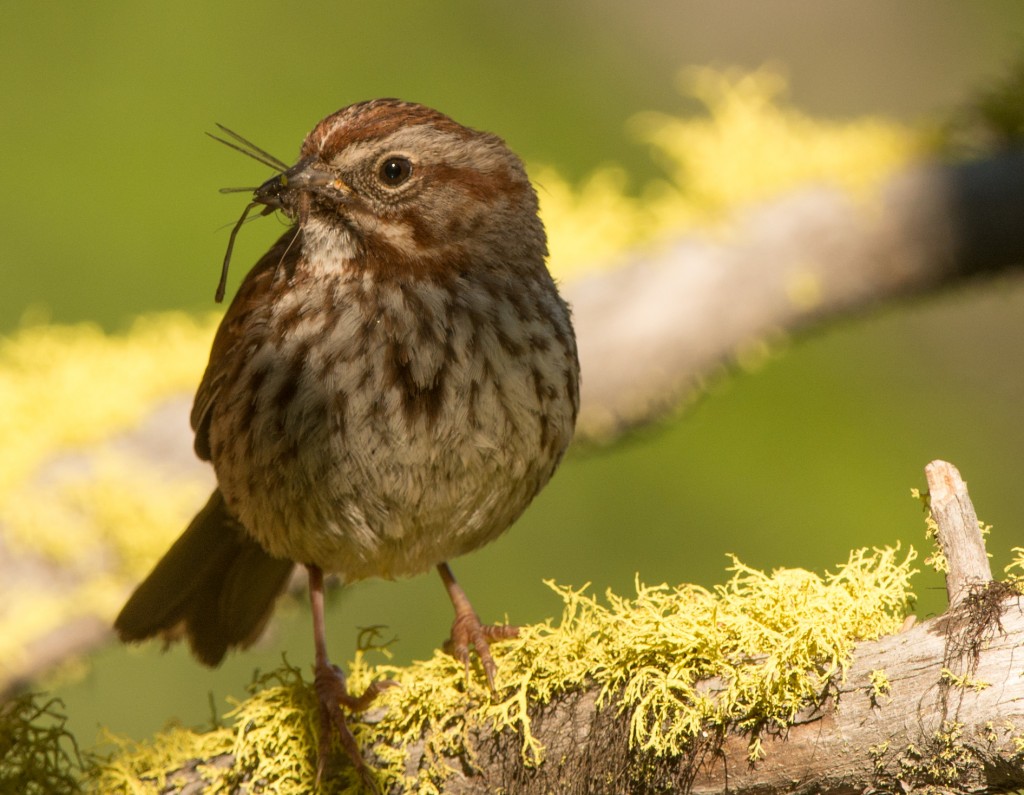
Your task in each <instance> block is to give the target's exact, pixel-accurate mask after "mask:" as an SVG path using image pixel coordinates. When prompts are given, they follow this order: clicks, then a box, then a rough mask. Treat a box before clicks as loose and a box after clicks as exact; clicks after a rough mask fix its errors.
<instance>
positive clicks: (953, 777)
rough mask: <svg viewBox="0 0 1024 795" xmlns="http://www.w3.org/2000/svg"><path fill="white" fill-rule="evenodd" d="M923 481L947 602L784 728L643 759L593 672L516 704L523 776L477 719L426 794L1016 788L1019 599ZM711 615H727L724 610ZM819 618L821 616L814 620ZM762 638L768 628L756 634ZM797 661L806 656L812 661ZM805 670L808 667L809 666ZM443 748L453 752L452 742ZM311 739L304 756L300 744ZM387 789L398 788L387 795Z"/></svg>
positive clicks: (498, 737)
mask: <svg viewBox="0 0 1024 795" xmlns="http://www.w3.org/2000/svg"><path fill="white" fill-rule="evenodd" d="M927 472H928V479H929V483H930V484H932V488H933V492H932V500H933V506H934V505H936V504H938V505H939V506H940V508H939V510H936V511H935V514H934V516H935V520H936V522H937V523H938V525H939V535H938V537H939V540H940V543H941V544H942V547H943V550H944V552H945V553H946V555H947V560H948V562H949V566H950V578H949V579H950V582H951V583H954V584H956V585H955V587H954V588H953V590H952V591H951V594H953V595H957V596H958V599H957V601H956V602H955V603H954V604H953V605H952V606H951V607H950V609H949V611H948V612H947V613H946V614H944V615H942V616H939V617H937V618H934V619H931V620H929V621H926V622H924V623H921V624H919V625H917V626H915V627H912V628H910V629H907V630H905V631H901V632H899V633H897V634H895V635H889V636H886V637H882V638H880V639H877V640H873V641H867V642H862V643H859V644H857V645H856V647H855V649H854V651H853V653H852V656H851V659H850V660H849V663H848V665H847V666H845V667H843V666H840V667H839V668H838V669H836V670H834V671H833V672H832V673H831V674H829V675H826V676H825V677H824V679H823V687H822V689H821V693H820V696H819V697H817V698H810V699H806V700H805V702H804V705H803V708H802V709H800V710H799V711H798V712H797V713H796V714H795V716H794V717H793V719H792V720H791V721H789V722H788V724H786V725H781V726H780V725H778V724H774V723H772V722H770V721H765V722H764V723H762V724H761V725H760V726H758V725H757V724H756V722H755V723H754V724H753V725H754V728H750V725H751V724H750V715H745V714H743V713H742V712H741V711H739V710H737V711H735V712H733V711H727V714H726V718H725V720H724V721H723V722H718V723H716V722H714V721H710V722H706V723H705V724H703V728H702V729H700V730H698V732H697V733H696V735H691V736H690V739H689V741H688V742H687V743H686V744H685V745H684V747H683V748H682V749H681V753H675V754H666V753H659V752H656V751H653V750H648V751H641V750H638V748H637V742H636V741H635V732H636V727H635V726H634V725H633V720H634V718H635V717H636V715H635V713H634V711H633V710H634V707H631V706H629V705H631V704H632V705H636V704H638V703H643V702H644V700H645V698H647V694H644V693H642V692H641V693H633V694H632V695H631V696H629V697H627V696H626V694H625V693H624V692H623V691H622V690H618V691H617V692H616V693H615V694H613V696H612V697H611V698H608V697H605V700H604V701H603V702H602V697H601V693H600V690H601V686H600V682H601V678H600V677H601V675H603V673H605V672H602V673H599V672H598V671H596V670H595V671H594V673H593V679H591V680H590V681H591V683H590V684H589V685H585V686H582V687H580V686H571V685H566V686H565V688H564V689H563V690H561V691H560V692H558V691H556V692H557V695H556V696H555V697H554V698H553V699H552V700H551V701H550V702H548V703H546V704H544V705H538V704H536V703H532V704H530V705H529V721H528V724H527V725H529V727H530V731H531V733H532V735H533V737H534V738H535V739H536V740H537V741H539V742H540V743H541V744H542V745H543V747H544V759H545V760H546V761H544V762H543V763H542V764H540V765H539V766H528V765H526V764H525V763H524V761H523V755H522V747H523V737H522V736H521V734H520V733H517V732H513V731H509V730H504V731H497V732H496V731H494V730H493V729H492V728H488V727H487V726H486V725H483V726H482V725H480V724H476V727H475V728H473V729H472V730H471V731H470V732H469V738H468V740H469V748H471V751H469V750H468V749H467V750H463V751H461V752H452V753H449V755H448V758H447V759H446V760H445V761H446V765H447V767H448V768H449V769H450V770H451V775H450V777H448V778H447V779H446V780H444V781H443V783H441V784H440V786H441V789H442V791H444V792H446V793H451V794H452V795H478V794H479V795H484V793H493V792H515V793H522V794H523V795H531V794H532V793H536V794H537V795H540V794H541V793H550V792H558V793H564V794H565V795H574V794H576V793H579V794H580V795H582V794H583V793H592V792H605V791H615V792H631V793H647V792H668V791H672V792H676V791H690V792H695V793H709V794H710V793H726V792H728V793H730V795H744V794H745V793H750V794H751V795H753V794H754V793H765V792H771V793H811V792H813V793H837V794H838V793H842V794H843V795H846V794H850V795H852V794H853V793H864V792H874V791H881V792H894V791H895V792H899V791H903V792H912V791H915V790H919V789H920V790H929V788H930V790H929V791H932V792H977V793H980V792H1006V791H1011V790H1014V789H1016V788H1020V787H1022V786H1024V676H1022V675H1021V673H1020V665H1021V661H1020V659H1019V654H1018V649H1019V648H1021V647H1024V599H1022V597H1021V596H1020V594H1019V592H1018V591H1017V590H1016V588H1015V587H1012V586H1010V585H1007V584H1004V583H993V582H991V581H990V580H989V579H986V578H984V577H983V576H981V574H980V572H978V571H977V570H976V569H962V568H961V566H962V565H967V566H975V567H976V566H977V562H976V561H973V562H971V561H970V558H968V557H965V556H963V555H960V554H957V553H955V552H954V550H956V549H959V548H968V547H973V546H975V545H976V540H977V539H979V538H980V535H979V534H978V532H977V527H978V525H977V521H976V519H975V518H974V516H975V514H974V508H973V506H972V505H971V501H970V498H969V496H968V494H967V490H966V486H965V485H964V483H963V481H962V480H961V479H960V477H959V474H958V473H957V471H956V469H955V468H954V467H952V465H950V464H947V463H945V462H941V461H936V462H932V463H931V464H929V465H928V468H927ZM982 551H983V550H982ZM964 561H968V563H967V564H964ZM840 581H842V579H841V578H840ZM965 582H970V583H971V585H970V587H969V588H968V589H967V593H966V594H964V591H963V589H962V588H960V586H959V585H958V584H959V583H965ZM849 587H854V586H853V585H852V584H851V585H850V586H849ZM863 596H866V593H865V594H864V595H863ZM678 609H679V610H687V609H692V607H688V606H687V605H686V604H683V605H681V606H680V607H679V608H678ZM741 609H746V608H741ZM716 615H718V613H717V610H716ZM719 620H721V621H727V620H729V619H728V616H726V615H725V614H724V613H723V614H721V618H720V619H719ZM820 620H822V621H824V622H826V623H827V622H829V621H830V620H832V619H830V618H829V617H828V615H827V614H825V615H824V616H823V617H822V618H821V619H820ZM766 631H767V632H771V631H773V630H772V629H770V628H768V626H767V625H766ZM789 642H793V643H794V644H795V646H794V650H793V654H794V656H795V657H801V655H802V654H803V653H804V651H805V650H803V649H801V648H800V647H799V643H800V641H797V640H795V639H793V640H792V641H790V640H784V641H783V643H784V644H785V643H789ZM806 642H807V643H810V644H812V645H813V643H814V642H815V641H813V640H806ZM806 651H807V654H808V659H811V660H813V659H814V654H815V652H814V651H813V650H811V649H808V650H806ZM674 653H678V650H677V651H676V652H667V654H668V655H669V656H666V657H663V658H662V659H660V660H658V659H652V658H650V657H645V658H644V659H643V661H642V663H637V662H636V661H633V662H632V663H630V664H633V665H641V666H647V667H655V668H659V667H660V668H663V670H664V671H666V672H668V671H670V670H672V666H673V665H674V664H675V663H677V662H678V660H677V659H674V658H671V657H672V655H673V654H674ZM699 653H703V650H700V652H699ZM538 654H541V653H540V652H538ZM769 656H770V655H769ZM533 659H539V657H538V658H533ZM819 664H820V663H815V662H811V663H810V665H811V666H812V669H814V668H815V667H816V666H817V665H819ZM761 674H762V676H763V681H762V682H761V683H760V684H759V688H763V689H764V691H765V692H771V690H772V689H773V688H774V687H776V686H777V684H773V678H774V677H787V678H788V677H789V676H790V675H791V673H790V672H788V671H787V670H785V669H779V668H777V667H774V666H773V665H763V666H762V670H761ZM650 681H652V682H655V684H652V685H651V687H652V688H653V690H657V689H658V688H659V687H661V686H662V685H660V684H657V682H658V681H661V680H650ZM730 684H732V683H730V682H729V681H727V680H726V679H725V678H715V679H709V680H705V681H702V682H699V683H697V686H696V688H697V689H696V692H698V693H701V694H704V695H705V696H708V697H716V696H717V695H719V694H723V693H727V692H729V688H730ZM780 684H781V683H780ZM305 687H307V688H308V686H305ZM631 687H632V685H631V684H630V685H627V686H626V689H627V690H629V689H630V688H631ZM399 689H400V688H399ZM653 690H652V693H653ZM678 692H688V691H686V689H685V688H683V689H682V690H680V691H678ZM417 708H422V705H418V707H417ZM678 709H679V710H684V709H686V707H685V706H682V705H680V706H679V707H678ZM456 717H457V716H456V715H454V714H451V715H449V716H448V718H449V719H448V721H445V720H438V721H435V722H433V723H432V725H433V726H435V727H436V729H437V731H439V732H448V733H449V735H450V734H451V731H452V730H451V725H455V723H454V722H455V719H456ZM238 720H239V721H240V722H241V721H243V720H248V718H247V717H245V716H240V717H239V718H238ZM380 720H381V716H380V715H377V716H371V717H370V721H371V723H376V722H377V721H380ZM741 725H746V726H747V728H744V729H741V728H739V727H740V726H741ZM662 728H663V729H664V730H666V731H667V730H669V729H670V727H662ZM456 734H458V732H456ZM631 737H632V738H633V739H631ZM241 741H242V740H241V739H240V740H239V742H241ZM430 741H431V735H430V734H429V733H428V734H424V735H423V736H422V737H421V738H420V739H419V740H418V741H414V742H413V743H412V744H411V746H409V747H408V748H407V751H408V756H407V757H406V758H405V760H406V761H405V764H404V771H405V772H406V774H408V775H415V774H416V771H418V770H420V769H421V766H423V765H425V764H429V763H430V761H431V758H432V754H431V752H430V751H428V748H430V747H432V746H431V744H430ZM446 742H448V743H449V745H448V746H447V747H448V748H451V746H450V742H451V738H450V737H449V738H448V739H447V740H446ZM309 743H310V747H311V748H313V747H315V746H316V743H315V741H314V740H312V739H311V740H310V741H309ZM234 747H235V749H236V751H235V752H227V751H226V752H224V753H219V754H216V755H215V756H213V757H212V758H207V759H189V760H187V761H185V762H181V763H179V764H176V765H173V766H172V768H173V769H169V770H168V771H167V774H168V781H169V782H173V787H175V788H178V787H185V786H188V785H193V786H200V776H199V773H197V770H198V769H200V767H203V766H208V765H209V767H205V768H204V769H205V770H206V771H207V773H206V774H207V775H210V771H211V770H212V771H215V772H214V783H216V782H217V781H220V780H221V779H220V777H221V776H227V777H231V776H233V777H234V778H232V779H231V780H233V781H239V780H242V781H245V780H246V776H247V773H246V770H245V767H244V765H241V766H240V765H239V764H238V758H237V757H236V755H235V753H241V752H239V751H238V750H237V749H238V748H239V746H238V745H235V746H234ZM276 747H277V746H275V748H276ZM433 747H434V752H433V753H434V754H436V746H433ZM398 748H399V746H398V743H397V741H395V740H384V741H381V745H379V746H373V747H370V748H367V749H366V751H367V754H368V756H369V758H370V759H371V760H372V759H374V758H375V755H376V754H379V756H377V757H376V758H377V759H378V761H380V760H385V759H387V758H388V757H389V755H390V758H392V759H393V758H394V756H393V755H394V753H395V752H396V751H397V750H398ZM752 758H753V761H751V760H752ZM381 764H384V762H381ZM147 773H148V774H149V775H152V771H149V770H148V769H147ZM248 775H252V774H251V773H250V774H248ZM264 775H265V774H264ZM264 783H267V782H266V781H264ZM168 786H171V785H170V784H169V785H168ZM387 791H389V792H391V793H399V792H402V791H404V790H403V788H402V786H400V785H398V784H392V785H391V786H390V788H388V789H387Z"/></svg>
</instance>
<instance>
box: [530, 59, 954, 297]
mask: <svg viewBox="0 0 1024 795" xmlns="http://www.w3.org/2000/svg"><path fill="white" fill-rule="evenodd" d="M680 88H681V92H682V93H683V94H684V95H685V96H687V97H688V98H691V99H695V100H696V101H697V102H698V103H699V104H701V105H702V106H703V107H704V109H705V111H706V112H705V113H703V114H695V115H692V116H671V115H666V114H653V113H649V114H643V115H641V116H639V117H638V118H637V119H635V120H634V122H633V126H634V129H635V131H636V133H637V135H638V136H639V137H640V138H641V139H642V140H643V141H644V142H646V143H647V144H649V145H650V147H651V150H652V157H653V158H654V159H655V160H656V161H657V162H658V163H659V164H660V165H662V166H663V167H664V171H665V179H663V180H659V181H656V182H653V183H651V184H649V185H647V186H645V187H644V188H643V189H642V190H641V191H640V195H639V196H633V195H630V194H628V193H627V191H626V188H627V183H628V180H627V177H626V175H625V173H624V172H623V171H622V170H621V169H620V168H617V167H614V166H610V167H606V168H602V169H599V170H598V171H596V172H595V173H594V174H593V175H591V176H590V177H589V178H588V179H586V180H584V181H583V182H582V183H581V184H580V185H578V186H576V187H572V186H570V185H569V183H568V182H566V180H564V179H563V178H562V177H561V176H559V174H558V173H557V172H556V171H554V170H552V169H540V170H536V171H535V176H536V177H537V182H538V186H539V194H540V201H541V210H542V214H543V216H544V220H545V224H546V225H547V226H548V231H549V237H550V249H551V262H552V265H553V267H554V269H555V271H556V273H558V274H560V275H563V276H564V275H566V274H569V273H574V272H578V271H579V270H580V269H581V267H587V266H589V267H593V266H594V265H595V264H597V263H601V262H606V261H610V260H612V259H614V257H615V255H616V254H617V253H619V252H621V251H623V250H625V249H626V248H629V247H633V246H636V245H637V244H639V243H644V242H647V241H650V240H652V239H657V238H660V237H662V236H664V235H665V234H666V233H679V232H681V231H687V230H691V229H695V228H702V229H706V228H707V227H708V226H709V225H712V224H715V223H718V222H720V221H722V220H723V219H724V218H725V217H726V216H727V214H728V212H729V211H731V210H734V209H735V208H737V207H742V206H744V205H748V204H750V203H752V202H759V201H764V200H766V199H768V198H770V197H772V196H775V195H778V194H779V193H782V192H784V191H787V190H792V189H793V188H795V187H797V186H799V185H806V184H829V185H835V186H838V187H840V188H844V189H846V190H848V191H849V192H851V194H853V195H855V196H863V195H865V194H866V192H867V191H868V190H869V189H870V188H872V187H873V186H875V185H877V184H878V182H879V180H881V179H883V178H884V177H885V176H887V175H889V174H892V173H893V172H894V171H895V170H896V169H898V168H899V167H901V166H903V165H905V164H906V163H907V162H909V161H910V160H912V159H913V158H914V157H919V156H921V155H923V154H925V153H927V152H928V151H929V147H931V146H933V145H934V142H928V141H927V139H926V136H925V135H924V134H922V133H921V132H919V131H916V130H914V129H912V128H910V127H907V126H904V125H900V124H897V123H896V122H893V121H890V120H885V119H881V118H858V119H852V120H849V121H824V120H821V119H815V118H812V117H810V116H807V115H806V114H803V113H801V112H800V111H798V110H797V109H796V108H793V107H791V106H789V105H788V104H787V103H786V102H785V99H784V97H785V90H786V81H785V79H784V78H783V77H782V76H781V75H780V74H779V73H778V72H776V71H773V70H772V69H768V68H762V69H759V70H757V71H753V72H744V71H739V70H729V71H722V70H719V69H711V68H706V67H705V68H693V69H689V70H687V71H685V72H683V74H682V75H681V79H680ZM815 294H816V286H815V285H811V284H806V285H800V292H799V294H798V299H799V300H805V301H806V300H814V295H815Z"/></svg>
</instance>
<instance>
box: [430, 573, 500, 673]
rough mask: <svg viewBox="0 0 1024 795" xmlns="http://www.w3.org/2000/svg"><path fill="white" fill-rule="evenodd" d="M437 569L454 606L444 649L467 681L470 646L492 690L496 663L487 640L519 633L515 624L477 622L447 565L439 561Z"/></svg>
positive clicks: (478, 620)
mask: <svg viewBox="0 0 1024 795" xmlns="http://www.w3.org/2000/svg"><path fill="white" fill-rule="evenodd" d="M437 571H438V573H439V574H440V575H441V580H442V582H444V587H445V589H446V590H447V591H448V598H449V599H451V600H452V606H453V607H454V608H455V621H454V622H453V623H452V635H451V638H450V639H449V641H448V642H447V643H445V650H446V651H447V652H448V653H449V654H451V655H452V656H453V657H454V658H455V659H456V660H458V661H459V662H461V663H462V664H463V665H464V666H465V667H466V679H467V681H468V680H469V647H470V646H472V647H473V648H474V649H475V650H476V654H477V656H478V657H479V658H480V664H481V665H482V666H483V668H484V674H485V675H486V676H487V684H488V685H489V686H490V688H491V692H492V693H494V692H495V689H494V674H495V673H497V670H498V666H497V665H495V664H494V658H493V657H492V656H491V645H490V641H494V640H505V639H507V638H514V637H516V636H517V635H518V634H519V627H514V626H509V625H507V624H497V625H495V624H492V625H489V626H485V625H483V624H481V623H480V618H479V617H478V616H477V614H476V611H475V610H473V605H471V604H470V603H469V599H468V598H467V597H466V592H465V591H463V590H462V586H461V585H459V584H458V583H457V582H456V581H455V575H454V574H452V570H451V568H449V566H448V564H447V563H439V564H438V566H437Z"/></svg>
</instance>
